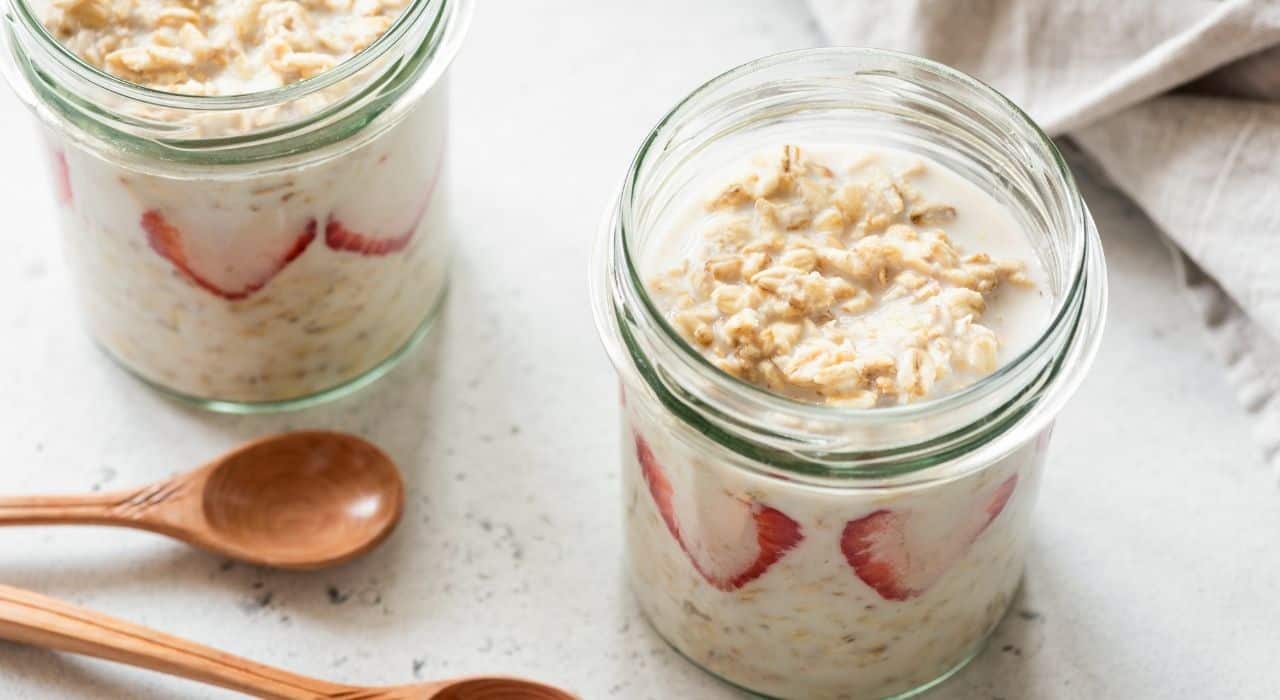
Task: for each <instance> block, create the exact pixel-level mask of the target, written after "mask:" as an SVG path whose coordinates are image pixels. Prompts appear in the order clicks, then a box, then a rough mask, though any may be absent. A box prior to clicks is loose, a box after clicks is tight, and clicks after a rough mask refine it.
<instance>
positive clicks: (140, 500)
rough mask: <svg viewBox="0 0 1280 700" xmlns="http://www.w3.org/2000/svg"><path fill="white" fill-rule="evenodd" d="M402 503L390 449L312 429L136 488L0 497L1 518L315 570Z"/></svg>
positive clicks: (355, 547) (388, 526) (384, 530)
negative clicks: (95, 528) (127, 534)
mask: <svg viewBox="0 0 1280 700" xmlns="http://www.w3.org/2000/svg"><path fill="white" fill-rule="evenodd" d="M403 510H404V482H403V481H402V480H401V478H400V473H399V471H398V470H397V469H396V465H395V463H394V462H392V461H391V458H390V457H388V456H387V455H385V454H384V453H383V452H382V451H381V450H379V449H378V448H376V447H374V446H373V445H371V444H369V443H368V442H366V441H365V440H362V439H360V438H358V437H355V436H354V435H345V434H343V433H334V432H324V431H313V432H295V433H284V434H281V435H274V436H271V437H266V438H262V439H260V440H255V441H253V442H250V443H247V444H245V445H243V446H241V447H239V448H238V449H235V450H233V451H231V452H228V453H227V454H225V455H223V456H221V457H219V458H217V459H215V460H213V461H212V462H210V463H208V464H206V465H204V466H203V467H200V468H199V469H196V470H195V471H191V472H187V473H186V474H179V475H178V476H175V477H173V478H172V479H169V480H167V481H162V482H159V483H155V484H152V485H150V486H144V487H142V488H139V489H134V490H132V491H118V492H114V493H94V494H85V495H75V496H26V497H13V498H0V525H34V524H41V525H114V526H120V527H132V528H139V529H142V530H149V531H151V532H157V533H160V534H162V535H168V536H169V537H174V538H177V539H180V540H182V541H184V542H188V543H190V544H193V545H196V546H197V547H202V548H204V549H207V550H209V551H212V552H216V553H218V554H222V555H225V556H228V557H232V558H235V559H242V560H244V561H247V562H252V563H254V564H263V565H266V566H274V567H279V568H283V569H316V568H320V567H324V566H331V565H334V564H340V563H343V562H346V561H349V560H351V559H353V558H355V557H358V556H360V555H361V554H364V553H365V552H367V551H369V550H370V549H373V548H374V547H376V546H377V545H378V544H379V543H381V542H382V540H384V539H386V537H387V535H389V534H391V530H392V529H394V528H395V526H396V523H397V522H399V520H400V514H401V512H402V511H403Z"/></svg>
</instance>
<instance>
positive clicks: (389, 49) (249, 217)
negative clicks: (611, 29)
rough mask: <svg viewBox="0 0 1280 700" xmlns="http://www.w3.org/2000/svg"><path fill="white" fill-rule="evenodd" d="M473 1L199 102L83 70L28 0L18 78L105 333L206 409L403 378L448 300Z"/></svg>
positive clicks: (432, 3)
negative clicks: (326, 61) (461, 85)
mask: <svg viewBox="0 0 1280 700" xmlns="http://www.w3.org/2000/svg"><path fill="white" fill-rule="evenodd" d="M470 9H471V5H470V2H469V0H412V2H410V3H409V5H408V6H407V7H406V8H405V9H404V10H403V11H402V13H401V14H400V16H399V17H398V18H397V19H396V20H395V21H394V23H393V24H392V25H391V27H390V28H389V29H388V30H387V32H386V33H385V34H383V35H382V36H381V37H380V38H379V39H378V40H377V41H375V42H374V43H373V44H372V45H371V46H369V47H368V48H367V49H365V50H364V51H362V52H360V53H358V54H356V55H355V56H354V57H353V58H351V59H349V60H347V61H345V62H343V63H341V64H339V65H338V66H337V67H335V68H333V69H331V70H328V71H326V72H323V73H321V74H319V75H318V76H316V77H313V78H310V79H308V80H304V81H302V82H297V83H293V84H290V85H286V86H284V87H280V88H275V89H271V90H266V91H261V92H256V93H249V94H244V95H231V96H191V95H180V94H175V93H169V92H163V91H158V90H153V89H149V88H146V87H142V86H139V85H135V84H132V83H129V82H126V81H124V80H122V79H120V78H118V77H115V76H113V75H110V74H108V73H106V72H103V71H101V70H99V69H97V68H95V67H93V66H91V65H89V64H88V63H86V62H84V61H82V60H81V59H80V58H79V57H77V56H76V55H75V54H74V53H72V52H71V51H69V50H67V49H66V48H65V47H63V46H62V45H61V44H59V43H58V42H57V40H56V39H55V38H54V37H53V36H52V35H51V34H50V33H49V32H48V31H47V30H46V29H45V28H44V27H43V26H42V25H41V22H40V18H39V17H37V16H36V14H35V11H34V10H33V8H32V7H31V6H30V5H28V4H27V2H26V0H9V3H8V13H7V15H6V20H7V22H6V23H5V32H4V37H5V41H6V49H7V51H6V57H5V61H4V64H5V69H6V74H7V77H8V79H9V82H10V84H11V85H12V86H13V88H14V89H15V90H16V91H17V93H18V94H19V95H20V97H21V98H22V99H23V100H24V101H25V102H26V104H27V105H28V106H29V107H30V108H31V109H32V110H33V111H34V112H35V114H36V115H37V117H38V121H39V125H40V130H41V132H42V134H43V137H44V139H45V141H46V142H47V144H48V149H47V150H48V153H49V157H50V162H51V164H52V165H51V170H52V172H53V174H54V191H55V194H56V196H57V199H58V211H59V215H58V217H59V224H60V228H61V230H62V234H63V237H64V239H65V251H66V255H67V258H68V261H69V263H70V265H71V266H72V270H73V278H74V279H75V282H76V284H77V286H78V288H79V296H80V298H81V300H82V308H83V310H84V314H85V316H86V319H87V321H88V324H89V327H90V329H91V331H92V333H93V335H94V337H95V339H96V340H97V342H98V343H99V344H100V345H101V346H102V347H103V348H105V349H106V351H107V352H108V353H109V354H110V355H111V356H112V357H114V358H115V359H116V360H118V361H119V363H120V364H122V365H123V366H124V367H125V368H127V369H128V370H130V371H131V372H133V373H134V374H136V375H137V376H139V377H141V378H142V379H144V380H145V381H147V382H149V383H151V384H152V385H154V386H156V387H158V388H160V389H162V390H164V391H166V392H168V393H170V394H172V395H175V396H177V397H179V398H183V399H186V400H190V401H193V402H196V403H198V404H200V405H202V406H204V407H206V408H210V409H214V410H222V411H232V412H249V411H255V410H270V409H279V408H293V407H300V406H303V405H309V404H312V403H316V402H319V401H321V400H325V399H328V398H332V397H334V396H337V395H340V394H343V393H346V392H348V391H352V390H354V389H356V388H358V387H360V386H363V385H364V384H366V383H368V382H370V381H372V380H374V379H376V378H377V377H378V376H381V375H382V374H383V373H385V372H386V371H387V370H388V369H389V368H390V367H391V365H392V364H393V363H394V361H395V360H396V359H397V358H399V357H400V356H401V355H402V354H403V353H404V352H405V351H406V350H407V349H408V348H409V347H411V346H412V345H413V344H414V342H415V341H417V340H418V339H420V338H422V337H423V336H424V335H425V334H426V333H427V332H428V330H429V329H430V327H431V325H432V322H433V321H434V319H435V317H436V315H437V313H438V311H439V309H440V308H441V306H442V302H443V298H444V295H445V291H446V279H447V263H448V257H449V241H448V236H447V232H446V226H445V210H444V203H445V198H444V197H441V196H439V194H440V191H441V189H442V188H441V187H440V180H441V177H442V175H443V166H444V154H445V143H446V139H445V137H446V124H447V109H446V87H445V81H444V78H445V72H446V69H447V68H448V66H449V63H450V62H451V61H452V59H453V56H454V55H455V53H456V52H457V50H458V48H459V44H460V42H461V40H462V37H463V35H464V34H465V30H466V25H467V21H468V19H469V16H470Z"/></svg>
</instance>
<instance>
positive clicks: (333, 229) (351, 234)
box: [324, 152, 444, 255]
mask: <svg viewBox="0 0 1280 700" xmlns="http://www.w3.org/2000/svg"><path fill="white" fill-rule="evenodd" d="M385 162H386V156H385V155H384V156H383V157H382V159H380V160H379V161H378V164H379V165H382V164H383V163H385ZM443 164H444V156H443V152H442V153H441V154H440V155H437V156H436V171H435V173H434V174H433V175H432V176H431V182H430V184H428V185H427V191H426V194H425V195H424V196H423V198H422V201H421V204H419V205H418V209H417V211H416V212H415V213H414V215H413V219H412V221H410V222H409V224H408V226H407V227H405V228H401V229H399V230H401V231H402V233H399V234H396V235H394V236H390V237H383V236H379V235H377V234H375V233H372V232H360V231H357V230H354V229H353V228H351V227H350V226H348V225H347V224H345V223H343V222H342V221H340V220H339V219H338V218H337V216H336V215H334V214H330V215H329V219H328V220H327V221H326V222H325V225H324V242H325V245H327V246H329V247H330V248H332V249H333V250H341V251H346V252H349V253H359V254H361V255H390V254H392V253H398V252H400V251H402V250H404V249H405V248H407V247H408V246H409V242H410V241H412V240H413V236H414V234H415V233H417V231H418V225H419V224H421V223H422V217H424V216H426V214H427V210H428V209H429V208H430V207H431V198H432V196H434V195H435V192H436V185H437V184H438V183H439V181H440V169H441V167H442V166H443ZM410 196H412V193H410ZM411 201H412V200H411ZM384 205H385V203H384ZM401 225H403V222H401ZM387 228H389V229H391V230H393V231H394V230H396V229H397V228H398V226H396V225H394V224H392V225H389V226H387Z"/></svg>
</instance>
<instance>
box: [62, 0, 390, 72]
mask: <svg viewBox="0 0 1280 700" xmlns="http://www.w3.org/2000/svg"><path fill="white" fill-rule="evenodd" d="M406 4H407V0H49V4H48V5H47V7H46V8H45V14H44V18H45V25H46V26H47V27H48V29H49V30H50V31H51V32H52V33H53V35H54V36H55V37H56V38H57V39H58V40H59V41H61V42H62V43H63V44H65V45H66V46H67V47H68V48H70V49H71V50H72V51H74V52H75V53H76V54H77V55H79V56H80V57H81V58H83V59H84V60H85V61H87V62H88V63H90V64H91V65H93V66H95V67H98V68H102V69H104V70H106V71H108V72H110V73H112V74H114V75H117V76H120V77H121V78H124V79H126V80H129V81H131V82H134V83H138V84H140V85H145V86H148V87H153V88H158V89H163V90H169V91H172V92H179V93H185V94H192V95H230V94H240V93H245V92H254V91H260V90H265V89H270V88H273V87H278V86H281V85H286V84H289V83H293V82H297V81H299V80H303V79H305V78H310V77H312V76H314V75H317V74H319V73H321V72H323V71H326V70H328V69H330V68H332V67H334V66H336V65H337V64H339V63H341V62H342V61H343V60H345V59H347V58H349V57H351V56H353V55H355V54H356V53H357V52H359V51H361V50H362V49H364V48H365V47H367V46H369V44H371V43H373V42H374V41H375V40H376V39H377V38H378V37H380V36H381V35H382V34H383V33H384V32H386V31H387V29H388V28H389V27H390V26H391V24H392V22H393V21H394V20H395V18H396V17H397V16H398V15H399V14H400V12H401V11H402V10H403V9H404V7H405V5H406Z"/></svg>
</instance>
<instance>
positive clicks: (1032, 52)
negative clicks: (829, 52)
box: [809, 0, 1280, 473]
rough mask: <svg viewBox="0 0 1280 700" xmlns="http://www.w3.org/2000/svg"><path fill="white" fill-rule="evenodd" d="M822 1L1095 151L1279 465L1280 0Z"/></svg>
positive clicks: (869, 42) (823, 11) (858, 29)
mask: <svg viewBox="0 0 1280 700" xmlns="http://www.w3.org/2000/svg"><path fill="white" fill-rule="evenodd" d="M809 5H810V7H811V8H812V10H813V13H814V15H815V16H816V18H817V20H818V24H819V26H820V27H821V28H822V29H823V31H824V32H825V33H826V35H827V37H828V38H829V39H830V40H831V42H832V43H834V44H847V45H858V46H873V47H878V48H888V49H897V50H900V51H906V52H909V53H913V54H918V55H921V56H927V57H929V58H932V59H935V60H937V61H941V62H943V63H947V64H949V65H952V66H955V67H956V68H959V69H960V70H963V71H965V72H967V73H970V74H972V75H975V76H977V77H979V78H981V79H983V80H985V81H987V82H988V83H990V84H992V85H994V86H995V87H996V88H997V89H999V90H1000V91H1001V92H1003V93H1004V94H1005V95H1007V96H1009V97H1010V98H1011V99H1013V100H1014V101H1015V102H1017V103H1018V104H1019V105H1021V106H1022V107H1023V108H1024V109H1026V110H1027V111H1028V112H1029V113H1030V114H1031V115H1032V117H1034V118H1035V119H1036V121H1038V122H1039V123H1040V125H1041V126H1042V127H1043V128H1044V129H1045V130H1046V131H1047V132H1048V133H1049V134H1050V135H1053V136H1064V135H1065V136H1067V137H1068V138H1070V139H1071V140H1072V141H1074V142H1075V143H1076V144H1077V145H1078V146H1079V147H1080V148H1081V149H1083V150H1084V151H1085V152H1086V153H1087V154H1088V155H1089V156H1090V157H1091V158H1092V159H1093V160H1094V161H1095V162H1096V163H1097V165H1098V166H1100V167H1101V169H1102V170H1103V171H1104V172H1105V173H1106V174H1107V176H1108V177H1109V178H1111V180H1112V181H1113V182H1114V183H1115V185H1116V186H1117V187H1118V188H1119V189H1121V190H1122V191H1123V192H1124V193H1126V194H1127V195H1128V196H1129V197H1131V198H1132V199H1133V200H1134V201H1135V202H1136V203H1137V204H1138V205H1139V206H1140V207H1141V208H1142V209H1143V210H1144V211H1145V212H1146V213H1147V215H1148V216H1150V217H1151V219H1152V220H1153V221H1155V223H1156V224H1157V225H1158V226H1159V227H1160V228H1161V229H1163V231H1164V232H1165V234H1167V236H1168V237H1169V239H1171V240H1172V242H1173V243H1174V244H1175V246H1176V248H1175V262H1176V263H1177V269H1178V271H1179V274H1180V275H1181V277H1182V280H1183V282H1184V283H1185V285H1186V287H1187V290H1188V293H1189V296H1190V297H1191V299H1192V302H1193V304H1194V306H1195V308H1196V309H1197V311H1198V313H1199V314H1200V315H1201V316H1202V317H1203V319H1204V322H1205V325H1206V326H1207V328H1208V329H1209V337H1210V339H1211V340H1212V341H1213V342H1212V344H1213V345H1214V346H1215V350H1216V351H1217V352H1218V354H1219V356H1220V357H1221V358H1222V360H1223V362H1224V363H1225V364H1226V365H1227V375H1228V377H1229V379H1230V381H1231V383H1232V385H1233V386H1234V388H1235V389H1236V392H1237V395H1238V396H1239V398H1240V400H1241V402H1242V403H1243V404H1244V406H1245V408H1246V409H1247V410H1248V411H1249V412H1250V413H1251V414H1253V415H1254V416H1256V418H1257V422H1256V433H1257V436H1258V438H1259V442H1260V443H1261V445H1262V449H1263V453H1264V456H1265V458H1266V459H1267V461H1268V462H1270V463H1271V465H1272V466H1273V467H1275V468H1276V469H1277V473H1280V2H1276V1H1275V0H1160V1H1159V2H1150V1H1149V0H1073V1H1072V2H1053V1H1050V0H895V1H894V2H865V1H864V0H809Z"/></svg>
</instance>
